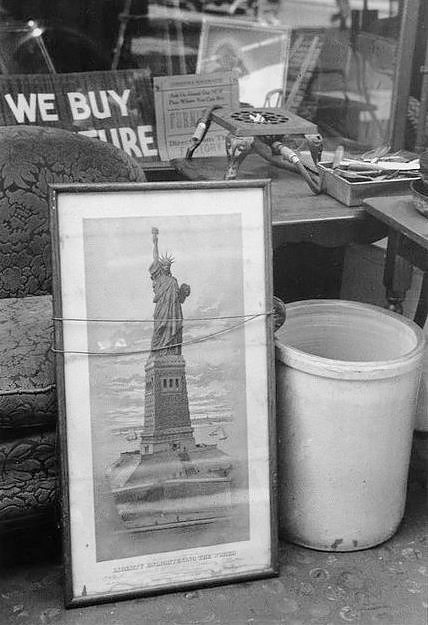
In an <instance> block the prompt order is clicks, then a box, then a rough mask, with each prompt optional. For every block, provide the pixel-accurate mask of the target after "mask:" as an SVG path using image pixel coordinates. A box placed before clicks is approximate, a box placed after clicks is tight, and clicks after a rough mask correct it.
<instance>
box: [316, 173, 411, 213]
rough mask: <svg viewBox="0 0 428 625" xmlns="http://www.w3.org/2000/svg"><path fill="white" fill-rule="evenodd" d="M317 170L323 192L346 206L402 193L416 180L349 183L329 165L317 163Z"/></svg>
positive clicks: (401, 179) (400, 179)
mask: <svg viewBox="0 0 428 625" xmlns="http://www.w3.org/2000/svg"><path fill="white" fill-rule="evenodd" d="M318 168H319V173H320V180H321V186H322V189H323V191H324V192H325V193H327V194H328V195H331V197H334V198H335V199H336V200H339V202H342V204H345V205H346V206H359V205H360V204H361V203H362V202H363V200H365V199H366V198H368V197H374V196H376V195H388V194H389V193H402V192H403V191H407V190H408V189H409V186H410V183H411V182H412V181H414V180H417V178H416V179H415V177H414V176H413V177H409V178H404V177H403V178H397V179H396V180H394V179H392V180H379V181H377V180H373V181H370V182H350V181H349V180H345V179H344V178H342V177H341V176H339V175H337V174H336V173H334V171H333V170H332V169H331V163H319V165H318ZM361 173H364V172H361Z"/></svg>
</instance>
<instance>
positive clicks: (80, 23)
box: [0, 0, 404, 147]
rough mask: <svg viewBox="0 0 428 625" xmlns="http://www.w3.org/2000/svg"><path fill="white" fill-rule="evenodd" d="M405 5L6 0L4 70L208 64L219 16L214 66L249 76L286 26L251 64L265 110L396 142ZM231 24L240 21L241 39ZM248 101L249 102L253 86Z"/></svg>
mask: <svg viewBox="0 0 428 625" xmlns="http://www.w3.org/2000/svg"><path fill="white" fill-rule="evenodd" d="M403 3H404V0H233V1H229V2H223V1H221V0H211V1H209V0H208V1H205V0H164V1H163V2H151V1H149V0H73V1H72V2H71V1H70V0H2V2H0V17H1V28H0V71H1V72H2V73H3V74H17V73H24V74H25V73H32V74H34V73H46V72H53V71H55V72H60V73H62V72H78V71H88V70H108V69H113V70H115V69H123V68H145V69H147V70H149V71H150V73H151V75H152V76H162V75H173V74H192V73H196V72H197V71H206V64H205V65H204V64H203V63H202V64H201V60H200V54H201V45H202V43H203V37H204V32H206V31H207V29H208V26H207V25H211V32H213V24H214V25H215V26H216V28H218V29H220V31H221V29H222V28H223V35H224V36H222V37H221V42H222V54H220V53H219V54H218V55H217V57H218V58H217V57H216V67H229V66H230V65H231V64H233V65H234V67H238V68H239V70H240V71H241V73H242V75H243V76H246V75H248V74H249V73H251V71H249V68H248V64H249V63H250V64H251V62H254V61H252V60H251V55H250V53H249V52H248V50H249V49H250V48H251V46H253V48H254V44H253V41H254V37H255V36H256V35H257V37H259V39H260V41H261V38H262V37H263V28H264V29H267V30H265V32H267V31H268V30H269V29H271V31H272V34H273V35H275V34H276V35H277V36H279V35H278V33H281V32H288V35H287V36H288V41H287V46H283V45H278V46H276V47H275V46H274V45H272V48H271V49H269V50H268V56H269V58H270V61H269V65H267V64H266V65H263V64H262V65H261V66H260V67H257V68H256V67H255V65H254V67H253V70H252V71H253V72H255V71H256V70H257V71H258V72H259V78H258V80H259V83H258V84H259V91H260V98H259V99H255V100H254V101H256V100H257V106H260V105H263V104H267V105H278V104H282V105H285V106H286V108H288V109H289V110H291V111H292V112H294V113H297V114H298V115H301V116H302V117H304V118H306V119H309V120H311V121H314V122H316V123H317V124H318V126H319V129H320V131H321V133H322V134H323V136H324V137H325V138H326V139H327V142H329V143H330V144H331V145H332V146H334V145H336V144H338V143H343V140H344V139H345V143H347V144H348V146H350V147H352V146H366V145H368V146H370V145H380V144H382V143H385V142H387V141H388V140H389V137H390V131H391V123H390V122H391V100H392V95H393V91H394V81H395V70H396V61H397V50H398V40H399V34H400V25H401V23H402V10H403ZM29 20H32V24H33V26H32V27H30V26H28V24H29ZM233 23H235V24H237V25H239V28H240V31H239V35H238V34H237V33H238V30H236V31H234V29H233V27H232V26H231V24H233ZM34 24H35V26H34ZM35 28H37V29H40V30H37V31H36V30H35ZM245 28H248V33H250V34H251V33H252V35H251V36H252V37H253V39H251V36H250V41H249V42H247V41H245V37H243V35H242V32H244V31H245ZM36 33H37V36H36ZM255 33H256V35H255ZM279 37H280V36H279ZM266 50H267V48H266ZM262 54H263V51H262V49H261V48H260V50H256V52H255V54H254V55H253V56H254V57H255V58H258V59H259V61H260V58H261V55H262ZM266 63H267V62H266ZM281 63H283V64H284V68H283V71H282V70H281V71H282V73H281V72H280V70H279V69H278V71H277V72H276V73H275V72H273V73H272V76H271V74H270V73H269V72H270V71H271V70H272V68H273V67H274V66H276V65H278V68H279V67H280V65H281ZM250 69H251V68H250ZM278 72H280V73H279V74H278ZM278 76H280V77H281V80H284V81H285V84H284V85H283V86H282V88H281V87H278V84H276V83H277V78H278ZM242 84H243V83H242ZM262 91H263V93H262ZM241 100H243V101H246V100H248V98H247V97H246V94H244V93H243V97H241ZM249 103H250V104H251V103H253V102H252V101H251V100H250V101H249Z"/></svg>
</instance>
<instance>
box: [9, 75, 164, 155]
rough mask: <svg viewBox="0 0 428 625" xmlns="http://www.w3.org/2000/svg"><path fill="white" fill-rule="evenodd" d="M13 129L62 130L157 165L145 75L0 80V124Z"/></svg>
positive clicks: (148, 83) (151, 102) (151, 106)
mask: <svg viewBox="0 0 428 625" xmlns="http://www.w3.org/2000/svg"><path fill="white" fill-rule="evenodd" d="M15 124H26V125H36V126H50V127H58V128H65V129H66V130H71V131H74V132H77V133H80V134H82V135H86V136H88V137H94V138H98V139H100V140H101V141H106V142H108V143H112V144H113V145H115V146H116V147H118V148H121V149H122V150H124V151H125V152H126V153H127V154H129V155H130V156H133V157H134V158H137V159H142V160H145V161H158V160H159V156H158V148H157V141H156V137H155V134H154V133H155V123H154V99H153V88H152V84H151V79H150V76H149V74H148V72H146V71H145V70H120V71H115V72H108V71H104V72H81V73H73V74H38V75H33V76H31V75H25V76H24V75H22V76H21V75H20V76H0V125H3V126H10V125H15Z"/></svg>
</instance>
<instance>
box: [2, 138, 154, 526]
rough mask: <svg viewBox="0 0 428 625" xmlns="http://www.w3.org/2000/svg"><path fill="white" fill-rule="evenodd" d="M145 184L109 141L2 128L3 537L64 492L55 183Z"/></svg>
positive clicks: (47, 510)
mask: <svg viewBox="0 0 428 625" xmlns="http://www.w3.org/2000/svg"><path fill="white" fill-rule="evenodd" d="M144 180H145V175H144V172H143V170H142V169H141V167H140V166H139V164H138V163H137V162H136V161H134V160H133V159H132V158H130V157H128V156H127V155H126V154H125V153H124V152H122V151H121V150H119V149H117V148H115V147H114V146H112V145H110V144H107V143H103V142H101V141H97V140H94V139H89V138H87V137H84V136H80V135H77V134H73V133H71V132H68V131H66V130H61V129H57V128H39V127H30V126H21V127H0V341H1V352H0V530H4V529H5V528H15V527H17V526H22V525H23V524H25V523H32V524H34V522H36V521H40V520H42V519H46V518H53V513H54V509H55V501H56V494H57V489H58V485H57V466H58V454H57V450H56V448H57V439H56V419H57V414H56V393H55V372H54V358H53V353H52V351H51V341H52V320H51V317H52V301H51V277H52V274H51V249H50V233H49V207H48V193H49V184H51V183H68V182H70V183H71V182H82V183H91V182H101V183H102V182H104V183H107V182H132V181H140V182H141V181H144Z"/></svg>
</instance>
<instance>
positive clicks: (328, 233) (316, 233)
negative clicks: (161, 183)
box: [173, 154, 387, 248]
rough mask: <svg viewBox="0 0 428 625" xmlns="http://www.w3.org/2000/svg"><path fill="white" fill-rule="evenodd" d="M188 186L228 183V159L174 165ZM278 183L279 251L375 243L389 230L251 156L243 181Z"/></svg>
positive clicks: (274, 192)
mask: <svg viewBox="0 0 428 625" xmlns="http://www.w3.org/2000/svg"><path fill="white" fill-rule="evenodd" d="M173 164H174V166H175V167H176V169H177V171H178V172H179V173H180V174H182V175H183V176H184V177H185V178H186V179H188V180H222V179H223V174H224V171H225V167H226V158H222V157H212V158H194V159H192V160H190V161H186V160H176V161H174V162H173ZM255 178H270V179H271V180H272V222H273V224H272V225H273V246H274V248H275V247H277V246H279V245H282V244H284V243H297V242H299V243H300V242H312V243H316V244H318V245H321V246H323V247H341V246H345V245H348V244H349V243H371V242H373V241H377V240H379V239H381V238H383V237H384V236H385V235H386V231H387V228H386V226H385V225H384V224H383V223H382V222H381V221H379V220H377V219H375V218H373V217H371V216H370V215H368V213H367V211H365V210H364V209H363V208H362V207H352V208H349V207H347V206H344V205H343V204H341V203H340V202H338V201H336V200H335V199H333V198H332V197H330V196H328V195H325V194H321V195H314V194H313V193H312V192H311V190H310V189H309V187H308V185H307V184H306V182H305V181H304V180H303V179H302V178H301V177H300V176H299V175H297V174H295V173H294V172H291V171H286V170H282V169H278V168H277V167H275V166H274V165H270V164H269V163H267V162H266V161H264V160H263V159H262V158H261V157H260V156H258V155H256V154H255V155H250V156H248V157H247V158H246V159H245V161H244V162H243V163H242V165H241V167H240V169H239V179H240V180H241V179H243V180H245V179H252V180H254V179H255Z"/></svg>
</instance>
